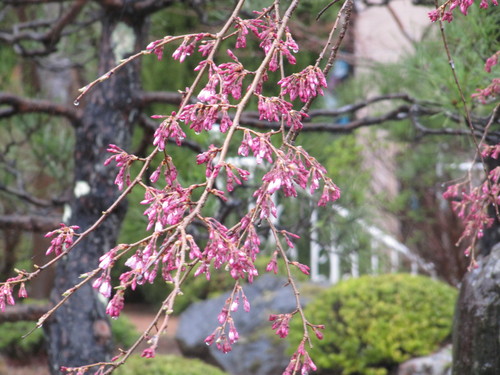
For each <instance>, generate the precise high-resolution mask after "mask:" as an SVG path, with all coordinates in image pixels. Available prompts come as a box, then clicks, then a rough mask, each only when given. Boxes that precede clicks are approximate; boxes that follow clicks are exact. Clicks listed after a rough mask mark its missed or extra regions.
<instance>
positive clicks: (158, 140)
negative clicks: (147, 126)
mask: <svg viewBox="0 0 500 375" xmlns="http://www.w3.org/2000/svg"><path fill="white" fill-rule="evenodd" d="M175 115H176V113H175V112H172V115H170V116H161V115H153V116H151V118H154V119H157V118H165V120H163V121H162V123H161V124H160V126H158V128H157V129H156V130H155V134H154V139H153V145H155V146H158V149H159V150H160V151H163V150H165V144H166V142H167V141H168V139H169V137H172V138H173V139H174V140H175V143H177V145H178V146H180V145H181V144H182V140H183V139H184V138H186V134H185V133H184V132H183V131H182V129H181V127H180V126H179V123H178V122H177V121H176V120H175Z"/></svg>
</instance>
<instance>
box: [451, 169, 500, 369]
mask: <svg viewBox="0 0 500 375" xmlns="http://www.w3.org/2000/svg"><path fill="white" fill-rule="evenodd" d="M499 164H500V163H499V161H498V160H491V161H490V163H489V165H488V169H489V170H491V169H493V168H495V167H496V166H498V165H499ZM490 210H491V212H490V214H491V215H492V216H495V210H494V208H493V207H491V208H490ZM499 243H500V223H499V221H498V219H497V220H495V223H494V225H493V226H492V227H491V228H489V229H488V230H486V231H485V233H484V237H483V239H482V241H481V251H480V254H479V257H478V266H479V267H478V268H477V269H474V270H473V271H471V272H469V273H467V274H466V275H465V277H464V279H463V280H462V285H461V288H460V294H459V297H458V301H457V306H456V310H455V320H454V326H453V375H465V374H466V375H498V374H500V244H499Z"/></svg>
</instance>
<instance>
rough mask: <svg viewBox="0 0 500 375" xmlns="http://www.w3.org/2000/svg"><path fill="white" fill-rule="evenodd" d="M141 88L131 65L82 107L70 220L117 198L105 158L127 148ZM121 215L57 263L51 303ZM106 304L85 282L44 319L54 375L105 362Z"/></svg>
mask: <svg viewBox="0 0 500 375" xmlns="http://www.w3.org/2000/svg"><path fill="white" fill-rule="evenodd" d="M117 20H118V17H116V18H115V17H114V14H113V13H112V12H105V15H104V16H103V20H102V38H101V45H100V51H99V58H100V65H99V70H100V72H99V73H100V74H103V73H105V72H106V71H107V70H108V69H110V68H111V67H113V66H114V65H115V64H116V60H115V56H114V54H113V52H112V51H113V45H112V44H111V37H112V33H113V31H114V30H115V29H116V26H117V24H118V21H117ZM135 21H136V24H135V25H133V26H134V35H135V36H136V40H141V38H140V35H141V31H142V22H140V20H137V19H136V20H135ZM141 43H142V41H141ZM139 88H140V87H139V72H138V69H137V66H134V65H129V66H128V67H127V68H125V69H123V70H121V71H120V72H118V73H117V74H116V75H115V76H113V78H112V79H109V80H107V81H105V82H103V83H101V84H100V85H98V86H97V87H96V88H95V89H94V90H93V91H92V92H91V94H90V96H89V98H88V99H87V102H86V103H84V105H83V106H82V107H83V108H82V111H83V114H82V116H81V121H80V125H79V126H78V127H77V128H76V146H75V153H74V158H75V181H76V182H77V183H79V184H80V185H81V184H82V183H83V184H86V186H88V188H89V191H88V192H87V193H85V194H83V195H80V196H75V197H74V199H73V200H72V202H71V217H70V218H69V220H68V224H70V225H78V226H79V227H80V228H81V230H85V229H87V228H88V227H90V226H91V225H92V224H93V223H94V222H95V221H96V220H97V219H98V218H99V217H100V216H101V214H102V212H103V211H105V210H106V209H107V208H108V207H109V206H110V205H111V203H112V202H113V201H114V200H115V199H116V198H117V196H118V193H119V192H118V190H117V188H116V186H115V185H114V179H115V176H116V170H115V169H113V168H110V167H104V166H103V162H104V160H105V159H106V158H107V157H108V156H109V155H108V154H107V152H106V148H107V146H108V144H110V143H113V144H116V145H118V146H120V147H123V148H125V149H126V148H127V147H128V145H129V143H130V137H131V128H132V124H133V123H134V121H135V120H136V118H137V115H138V110H137V109H136V108H133V106H132V103H133V102H134V100H133V97H134V93H135V92H138V90H139ZM124 214H125V206H124V205H122V206H121V207H119V208H118V210H116V211H115V212H113V213H112V214H111V215H110V216H109V217H108V218H107V220H106V221H105V222H104V223H103V224H102V225H101V226H100V227H99V228H98V229H96V230H95V231H94V232H92V233H91V235H90V236H89V237H88V238H86V239H85V240H84V241H82V242H81V243H80V244H79V245H78V246H77V247H76V248H74V249H73V250H72V251H71V252H70V253H69V254H68V256H67V257H66V258H65V259H63V260H62V261H61V262H59V264H58V266H57V270H56V280H55V286H54V290H53V292H52V296H51V300H52V302H53V303H57V301H59V300H60V299H61V295H62V293H64V291H66V290H67V289H69V288H71V287H72V286H73V285H75V284H76V283H77V282H78V280H79V276H80V275H81V274H82V273H85V272H88V271H89V270H91V269H93V268H95V267H97V265H98V262H99V257H101V256H102V255H103V254H104V252H106V251H107V250H109V249H110V248H112V247H113V246H114V245H115V243H116V238H117V235H118V231H119V228H120V224H121V222H122V220H123V217H124ZM105 307H106V301H105V300H103V297H102V296H100V295H99V294H98V293H97V291H96V290H94V289H93V288H92V286H91V285H85V286H83V287H82V288H81V289H80V290H78V291H77V292H76V294H75V295H74V296H72V297H71V298H70V299H69V301H68V302H67V303H65V304H64V305H63V306H62V307H61V308H60V309H59V310H57V312H56V313H55V315H54V316H53V317H52V318H51V320H50V321H48V322H47V323H46V325H45V330H46V333H47V335H48V353H49V361H50V370H51V373H52V374H59V373H60V372H59V369H60V367H61V366H68V367H75V366H81V365H85V364H89V363H95V362H99V361H103V360H109V358H110V354H111V348H112V338H111V330H110V325H109V321H108V319H107V317H106V314H105Z"/></svg>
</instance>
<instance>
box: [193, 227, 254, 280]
mask: <svg viewBox="0 0 500 375" xmlns="http://www.w3.org/2000/svg"><path fill="white" fill-rule="evenodd" d="M205 222H206V224H207V225H208V242H207V245H206V247H205V249H204V251H203V252H202V253H201V254H200V255H201V264H200V266H199V267H198V269H197V270H196V272H195V276H198V275H200V274H202V273H203V274H205V276H206V278H207V280H208V279H210V265H211V264H213V266H214V268H215V269H220V268H221V267H222V266H223V265H226V266H227V268H228V270H229V273H230V275H231V276H232V277H233V278H234V279H235V280H238V279H240V278H241V279H247V280H248V281H249V282H252V281H253V278H254V277H255V276H257V275H258V272H257V269H256V268H255V265H254V261H255V257H256V254H257V253H258V251H259V245H260V240H259V238H258V235H257V233H256V232H255V230H254V228H253V224H250V223H248V230H247V232H248V233H249V234H248V235H247V241H245V242H244V244H243V246H242V247H239V245H238V243H239V236H238V235H237V234H236V233H233V232H230V231H229V230H228V229H227V228H226V227H225V226H224V225H223V224H221V223H219V222H218V221H217V220H215V219H213V218H208V219H206V221H205Z"/></svg>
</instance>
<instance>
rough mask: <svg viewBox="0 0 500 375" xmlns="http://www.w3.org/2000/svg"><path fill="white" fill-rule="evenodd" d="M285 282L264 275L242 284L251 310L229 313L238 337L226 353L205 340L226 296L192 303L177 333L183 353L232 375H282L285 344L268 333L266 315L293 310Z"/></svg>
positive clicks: (213, 326) (267, 317) (269, 327)
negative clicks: (251, 282) (216, 366)
mask: <svg viewBox="0 0 500 375" xmlns="http://www.w3.org/2000/svg"><path fill="white" fill-rule="evenodd" d="M285 283H286V280H285V279H283V278H279V277H276V276H273V275H268V274H266V275H263V276H260V277H258V278H257V279H256V280H255V281H254V283H253V284H246V285H244V287H243V291H244V292H245V295H246V296H247V298H248V300H249V301H250V304H251V310H250V312H249V313H246V312H245V311H244V310H243V306H240V308H239V309H238V311H236V312H235V313H232V316H233V318H234V321H235V325H236V328H237V330H238V333H239V335H240V336H239V337H240V338H239V341H238V342H237V343H236V344H234V345H233V349H232V351H231V352H229V353H227V354H223V353H222V352H220V351H219V350H217V348H216V346H215V345H212V346H207V345H206V344H205V343H204V340H205V338H206V337H207V336H208V335H210V334H211V333H212V332H213V331H214V329H215V328H217V326H218V322H217V315H218V314H219V312H220V311H221V309H222V307H223V306H224V303H225V301H226V299H227V298H228V296H229V293H225V294H223V295H221V296H219V297H217V298H214V299H211V300H207V301H203V302H197V303H194V304H192V305H191V306H190V307H189V308H188V309H187V310H186V311H185V312H184V313H183V314H182V315H181V317H180V321H179V326H178V329H177V334H176V339H177V342H178V343H179V346H180V348H181V351H182V352H183V354H184V355H186V356H190V357H198V358H201V359H203V360H205V361H207V362H209V363H213V364H216V365H218V366H220V367H221V368H223V369H224V370H225V371H227V372H229V373H231V374H233V375H249V374H253V375H274V374H281V373H282V372H283V370H284V368H285V367H286V365H287V364H288V361H289V356H288V355H286V354H285V350H286V346H287V342H286V340H283V339H280V338H279V337H278V336H276V335H275V334H274V332H273V331H272V330H271V325H272V324H271V322H269V315H270V314H278V313H289V312H292V311H294V310H295V308H296V306H295V297H294V295H293V293H292V290H291V288H290V287H289V286H288V287H284V285H285ZM318 288H319V287H318ZM301 300H302V298H301ZM305 302H307V298H304V301H303V304H304V303H305Z"/></svg>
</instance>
